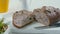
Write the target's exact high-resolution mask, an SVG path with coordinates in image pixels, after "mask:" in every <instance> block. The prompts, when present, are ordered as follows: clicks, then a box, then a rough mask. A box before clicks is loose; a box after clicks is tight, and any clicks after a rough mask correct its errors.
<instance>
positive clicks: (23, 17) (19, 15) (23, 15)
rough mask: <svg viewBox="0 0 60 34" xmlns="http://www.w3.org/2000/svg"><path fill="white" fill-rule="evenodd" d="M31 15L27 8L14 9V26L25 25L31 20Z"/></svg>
mask: <svg viewBox="0 0 60 34" xmlns="http://www.w3.org/2000/svg"><path fill="white" fill-rule="evenodd" d="M33 21H34V19H33V15H32V12H29V11H28V10H20V11H16V12H15V13H14V14H13V25H14V26H15V27H18V28H21V27H23V26H25V25H26V24H28V23H31V22H33Z"/></svg>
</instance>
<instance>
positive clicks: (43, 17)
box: [33, 6, 59, 26]
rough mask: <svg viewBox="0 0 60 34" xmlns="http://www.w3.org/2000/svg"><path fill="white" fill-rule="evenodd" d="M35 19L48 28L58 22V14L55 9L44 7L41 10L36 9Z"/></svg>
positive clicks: (34, 11) (34, 12)
mask: <svg viewBox="0 0 60 34" xmlns="http://www.w3.org/2000/svg"><path fill="white" fill-rule="evenodd" d="M33 14H34V15H35V19H36V20H37V21H38V22H39V23H42V24H44V25H46V26H49V25H52V24H54V23H55V22H56V21H57V20H58V16H59V15H58V14H57V12H56V10H55V8H54V7H52V6H43V7H42V8H41V9H34V10H33Z"/></svg>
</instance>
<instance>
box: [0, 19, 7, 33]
mask: <svg viewBox="0 0 60 34" xmlns="http://www.w3.org/2000/svg"><path fill="white" fill-rule="evenodd" d="M3 22H4V18H2V19H1V20H0V34H2V33H4V32H5V30H6V29H7V28H8V26H7V24H5V23H3Z"/></svg>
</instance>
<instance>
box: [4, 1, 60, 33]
mask: <svg viewBox="0 0 60 34" xmlns="http://www.w3.org/2000/svg"><path fill="white" fill-rule="evenodd" d="M59 3H60V0H31V1H30V0H27V5H28V10H33V9H35V8H41V7H42V6H54V7H56V8H60V5H59ZM22 5H23V4H22V0H10V2H9V12H8V13H7V14H4V15H3V16H4V17H5V18H6V17H7V18H6V21H5V22H7V21H9V27H8V29H7V30H6V32H5V33H4V34H22V33H36V34H37V33H41V34H44V33H45V34H57V33H58V34H59V33H60V27H58V28H49V29H43V30H37V29H35V28H34V27H38V26H44V25H43V24H40V23H36V22H34V23H32V24H30V25H28V26H26V27H24V28H21V29H18V28H16V27H14V26H13V24H12V15H13V13H14V12H15V11H18V10H21V9H23V6H22Z"/></svg>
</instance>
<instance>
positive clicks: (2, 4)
mask: <svg viewBox="0 0 60 34" xmlns="http://www.w3.org/2000/svg"><path fill="white" fill-rule="evenodd" d="M8 3H9V0H0V13H5V12H7V11H8Z"/></svg>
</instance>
